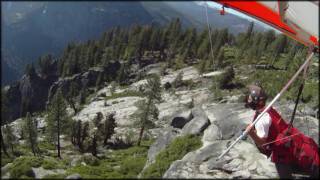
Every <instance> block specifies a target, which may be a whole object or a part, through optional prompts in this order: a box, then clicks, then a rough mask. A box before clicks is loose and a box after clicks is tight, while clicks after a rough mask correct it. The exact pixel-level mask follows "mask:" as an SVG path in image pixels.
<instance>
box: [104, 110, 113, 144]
mask: <svg viewBox="0 0 320 180" xmlns="http://www.w3.org/2000/svg"><path fill="white" fill-rule="evenodd" d="M114 115H115V114H114V113H110V114H108V115H107V117H106V120H105V121H104V124H103V127H104V128H103V129H104V130H103V134H104V140H103V144H104V145H107V143H108V140H109V139H110V138H111V136H112V135H113V134H114V128H115V127H116V120H115V118H114Z"/></svg>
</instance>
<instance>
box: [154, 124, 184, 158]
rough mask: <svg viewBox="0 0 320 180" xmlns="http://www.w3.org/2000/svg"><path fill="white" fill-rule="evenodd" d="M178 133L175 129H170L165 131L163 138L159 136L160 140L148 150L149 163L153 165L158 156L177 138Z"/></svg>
mask: <svg viewBox="0 0 320 180" xmlns="http://www.w3.org/2000/svg"><path fill="white" fill-rule="evenodd" d="M177 135H178V131H177V130H175V129H173V128H168V129H165V130H164V133H163V134H162V136H159V138H158V139H157V140H156V141H155V142H154V143H153V144H152V145H151V147H150V148H149V150H148V162H150V163H153V162H154V160H155V158H156V156H157V154H158V153H159V152H160V151H161V150H163V149H165V148H166V147H167V145H169V144H170V142H171V141H172V140H173V139H174V138H175V137H177Z"/></svg>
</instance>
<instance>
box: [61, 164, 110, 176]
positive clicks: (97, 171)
mask: <svg viewBox="0 0 320 180" xmlns="http://www.w3.org/2000/svg"><path fill="white" fill-rule="evenodd" d="M74 173H79V174H80V175H81V177H82V178H84V179H88V178H102V177H101V176H102V175H103V174H104V173H105V170H104V169H103V168H101V167H99V166H83V165H78V166H75V167H72V168H70V169H68V170H67V175H70V174H74Z"/></svg>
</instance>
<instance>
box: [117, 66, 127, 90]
mask: <svg viewBox="0 0 320 180" xmlns="http://www.w3.org/2000/svg"><path fill="white" fill-rule="evenodd" d="M127 74H128V73H127V66H126V64H125V63H123V64H121V67H120V69H119V71H118V76H117V82H118V83H119V84H120V85H123V84H126V83H127Z"/></svg>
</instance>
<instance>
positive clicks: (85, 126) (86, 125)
mask: <svg viewBox="0 0 320 180" xmlns="http://www.w3.org/2000/svg"><path fill="white" fill-rule="evenodd" d="M89 129H90V128H89V122H88V121H86V122H84V124H83V128H82V132H81V141H80V145H81V146H80V149H81V147H82V146H83V142H84V141H85V140H86V139H87V138H88V137H89Z"/></svg>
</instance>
